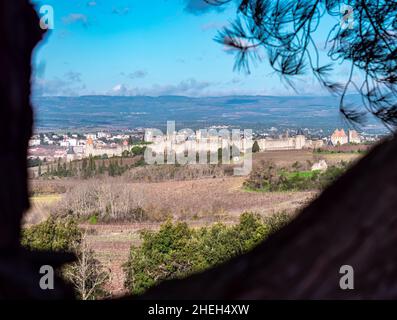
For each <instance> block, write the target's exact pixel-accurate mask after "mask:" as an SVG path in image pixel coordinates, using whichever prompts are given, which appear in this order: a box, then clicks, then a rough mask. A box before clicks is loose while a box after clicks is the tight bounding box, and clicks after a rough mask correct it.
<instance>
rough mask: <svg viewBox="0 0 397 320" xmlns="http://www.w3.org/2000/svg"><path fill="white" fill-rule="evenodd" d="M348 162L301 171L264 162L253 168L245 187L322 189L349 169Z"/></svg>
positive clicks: (273, 189)
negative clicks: (323, 169)
mask: <svg viewBox="0 0 397 320" xmlns="http://www.w3.org/2000/svg"><path fill="white" fill-rule="evenodd" d="M347 167H348V164H347V163H344V162H342V163H341V164H340V165H338V166H330V167H328V169H327V170H325V171H324V172H321V171H318V170H315V171H299V170H298V169H297V166H293V168H292V171H288V170H285V169H278V168H276V166H275V165H274V164H272V163H265V164H262V166H261V167H259V168H256V169H255V170H252V171H251V173H250V175H249V177H248V178H247V180H246V181H245V182H244V187H245V188H246V189H247V190H252V191H306V190H321V189H324V188H325V187H327V186H328V185H329V184H331V183H333V182H334V181H335V180H336V179H337V178H339V177H340V176H341V175H342V174H343V173H344V172H345V171H346V169H347Z"/></svg>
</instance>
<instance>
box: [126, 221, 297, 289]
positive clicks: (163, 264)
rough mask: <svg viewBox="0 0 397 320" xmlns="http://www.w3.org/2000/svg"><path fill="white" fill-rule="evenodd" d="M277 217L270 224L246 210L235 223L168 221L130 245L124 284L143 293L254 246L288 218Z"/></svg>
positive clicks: (143, 234)
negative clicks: (204, 224) (202, 224)
mask: <svg viewBox="0 0 397 320" xmlns="http://www.w3.org/2000/svg"><path fill="white" fill-rule="evenodd" d="M278 219H279V220H278V222H276V221H272V223H267V222H264V221H263V219H261V218H260V217H259V216H258V215H255V214H251V213H244V214H243V215H242V216H241V217H240V222H239V224H237V225H235V226H225V225H223V224H215V225H213V226H211V227H204V228H199V229H192V228H189V226H188V225H187V224H186V223H176V224H173V223H172V222H170V221H168V222H166V223H165V224H163V225H162V226H161V228H160V230H159V231H157V232H154V231H145V232H143V233H142V234H141V238H142V245H141V246H140V247H132V248H131V251H130V256H129V259H128V261H127V263H126V264H125V265H124V271H125V273H126V281H125V286H126V288H127V289H128V290H129V291H130V292H131V293H133V294H140V293H142V292H144V291H145V290H147V289H148V288H150V287H152V286H153V285H155V284H157V283H158V282H161V281H164V280H167V279H174V278H181V277H186V276H187V275H189V274H192V273H195V272H199V271H202V270H205V269H207V268H209V267H211V266H214V265H217V264H220V263H222V262H225V261H226V260H228V259H230V258H232V257H234V256H236V255H239V254H242V253H244V252H247V251H248V250H250V249H252V248H253V247H254V246H256V245H257V244H258V243H259V242H260V241H262V240H263V239H264V238H266V237H267V236H268V235H269V234H270V233H272V232H273V231H274V230H276V228H279V227H280V225H281V224H282V223H285V222H286V221H288V219H289V217H288V216H287V215H284V216H279V217H278ZM269 222H270V220H269Z"/></svg>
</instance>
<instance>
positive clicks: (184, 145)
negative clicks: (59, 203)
mask: <svg viewBox="0 0 397 320" xmlns="http://www.w3.org/2000/svg"><path fill="white" fill-rule="evenodd" d="M224 128H226V127H224V126H217V127H211V128H208V129H215V130H218V132H221V131H220V130H221V129H224ZM205 131H206V130H204V131H203V130H197V131H196V132H195V133H193V134H192V133H190V134H187V133H186V132H184V131H183V130H182V131H179V132H178V133H175V135H174V136H173V137H166V139H165V140H172V139H173V140H174V141H175V142H174V143H173V145H172V148H173V149H174V150H173V151H175V152H185V151H186V150H187V149H188V148H189V147H190V146H191V144H192V142H201V143H202V142H207V141H206V139H208V137H206V136H205V134H203V132H205ZM153 132H154V131H153V129H143V128H138V129H134V130H131V131H126V132H116V133H112V132H111V131H106V132H105V131H99V132H91V133H70V132H69V133H63V134H61V133H53V132H45V133H39V134H35V135H33V136H32V138H31V140H30V142H29V155H28V159H29V160H30V161H32V163H37V162H45V163H51V162H55V161H59V159H60V160H61V161H74V160H81V159H84V158H88V157H89V156H93V157H113V156H122V155H123V153H125V154H127V153H129V152H130V151H131V148H132V147H133V146H134V145H139V144H153V145H152V148H153V151H156V152H157V151H159V150H160V149H161V148H163V147H164V148H165V146H162V145H161V144H158V143H156V136H155V135H154V134H153ZM253 136H254V140H255V141H257V143H258V146H259V149H260V151H272V150H300V149H320V148H323V147H332V146H334V147H335V146H342V145H346V144H370V143H374V142H376V141H378V140H379V139H381V138H382V136H381V135H368V134H365V133H358V132H357V131H356V130H351V129H347V130H345V129H343V128H340V129H339V128H337V129H335V130H334V132H333V133H332V134H331V135H330V136H326V135H324V136H322V135H321V133H318V132H317V133H316V134H313V133H311V132H310V131H309V130H308V129H299V130H293V129H291V130H286V131H284V132H283V133H280V132H279V130H278V129H277V128H270V129H268V130H263V131H262V132H254V133H253ZM223 139H224V138H223V137H221V136H219V137H218V138H217V139H216V140H213V139H211V140H208V144H207V148H208V151H216V150H218V149H219V148H221V147H222V140H223ZM164 143H165V142H164Z"/></svg>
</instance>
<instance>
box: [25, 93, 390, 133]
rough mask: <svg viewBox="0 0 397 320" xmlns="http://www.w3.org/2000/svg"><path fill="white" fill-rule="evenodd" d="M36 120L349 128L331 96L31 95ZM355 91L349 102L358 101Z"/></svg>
mask: <svg viewBox="0 0 397 320" xmlns="http://www.w3.org/2000/svg"><path fill="white" fill-rule="evenodd" d="M32 100H33V105H34V109H35V125H36V128H37V129H40V130H87V129H89V130H94V129H132V128H137V127H154V128H159V129H164V128H165V126H166V121H167V120H175V121H176V125H177V128H178V129H180V128H191V129H199V128H206V127H209V126H214V125H229V126H233V127H240V128H249V129H253V130H257V129H263V128H270V127H277V128H280V129H283V128H291V129H292V128H296V129H298V128H311V129H323V130H324V131H325V132H330V131H332V130H333V129H335V128H337V127H347V126H348V125H347V123H346V121H345V120H344V118H343V117H342V115H341V114H340V112H339V110H338V104H339V101H338V98H337V97H333V96H302V97H300V96H299V97H296V96H289V97H286V96H282V97H276V96H226V97H204V98H191V97H183V96H160V97H147V96H122V97H119V96H80V97H35V98H33V99H32ZM360 101H361V100H360V97H359V96H355V95H352V96H349V97H348V102H349V103H351V104H353V105H355V106H360ZM363 129H364V130H365V131H366V132H369V133H382V132H384V127H383V126H382V124H380V123H379V122H377V121H376V120H374V119H369V120H368V121H367V123H366V125H365V127H364V128H363Z"/></svg>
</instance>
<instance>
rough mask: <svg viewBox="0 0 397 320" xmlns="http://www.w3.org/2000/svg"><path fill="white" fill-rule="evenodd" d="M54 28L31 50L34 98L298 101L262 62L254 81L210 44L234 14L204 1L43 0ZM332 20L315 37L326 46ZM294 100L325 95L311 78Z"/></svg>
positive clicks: (230, 57) (300, 85) (300, 86)
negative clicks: (51, 10) (94, 96)
mask: <svg viewBox="0 0 397 320" xmlns="http://www.w3.org/2000/svg"><path fill="white" fill-rule="evenodd" d="M34 2H35V4H36V6H37V8H39V7H40V6H41V5H51V6H53V8H54V17H55V28H54V30H51V31H50V32H48V34H47V35H46V38H45V40H44V41H43V42H42V43H41V44H40V46H39V47H38V48H37V49H36V51H35V54H34V58H33V64H34V70H35V71H34V77H33V83H34V86H33V87H34V93H35V94H37V95H86V94H109V95H152V96H158V95H186V96H216V95H233V94H253V95H255V94H260V95H293V94H296V93H295V92H294V91H293V90H292V89H290V88H288V87H287V86H285V85H284V84H282V82H281V81H280V79H279V77H278V75H275V74H272V70H271V69H270V68H269V67H268V65H267V63H266V60H265V61H264V62H263V63H261V64H259V65H258V66H256V67H254V68H252V72H251V74H249V75H247V74H245V73H239V72H235V71H233V64H234V56H233V55H231V54H230V53H227V51H226V50H224V48H223V47H222V45H220V44H219V43H216V42H215V41H214V40H213V38H214V37H215V36H216V34H217V30H219V29H220V28H221V27H222V26H224V25H227V23H228V21H230V20H232V19H233V18H234V17H235V14H236V8H235V5H233V4H231V5H229V6H228V7H226V8H225V9H224V10H222V11H220V10H217V9H214V8H208V7H207V6H206V5H205V4H203V2H202V0H155V1H146V0H145V1H143V0H119V1H110V0H86V1H84V0H44V1H34ZM333 23H335V22H334V21H330V20H327V19H325V20H324V23H322V26H321V28H320V30H319V38H318V39H317V40H318V41H319V43H321V41H324V39H325V37H326V35H327V33H328V30H329V28H330V26H332V24H333ZM297 88H298V90H299V94H305V95H309V94H324V91H322V90H320V89H319V87H318V85H317V84H316V82H315V81H314V80H312V79H311V77H309V76H308V77H304V78H303V79H301V81H298V84H297Z"/></svg>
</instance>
